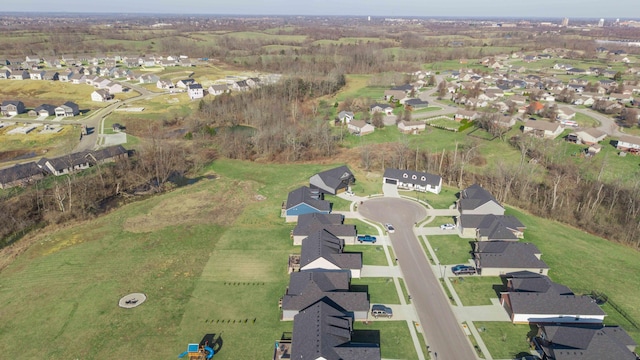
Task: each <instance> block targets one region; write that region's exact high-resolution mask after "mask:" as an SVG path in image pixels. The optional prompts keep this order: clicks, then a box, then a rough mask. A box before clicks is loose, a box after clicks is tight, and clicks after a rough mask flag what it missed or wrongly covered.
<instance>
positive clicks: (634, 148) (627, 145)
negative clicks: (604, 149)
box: [616, 135, 640, 153]
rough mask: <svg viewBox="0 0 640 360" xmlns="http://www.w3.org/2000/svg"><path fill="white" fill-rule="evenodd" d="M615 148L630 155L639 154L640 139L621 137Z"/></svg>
mask: <svg viewBox="0 0 640 360" xmlns="http://www.w3.org/2000/svg"><path fill="white" fill-rule="evenodd" d="M616 148H617V149H618V150H622V151H629V152H632V153H640V137H636V136H630V135H622V136H620V138H619V139H618V142H617V144H616Z"/></svg>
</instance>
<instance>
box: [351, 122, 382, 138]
mask: <svg viewBox="0 0 640 360" xmlns="http://www.w3.org/2000/svg"><path fill="white" fill-rule="evenodd" d="M347 128H348V129H349V131H350V132H351V133H352V134H356V135H360V136H362V135H367V134H371V133H372V132H374V131H375V130H376V128H375V127H374V126H373V125H371V124H369V123H367V122H366V121H364V120H351V121H350V122H349V123H348V124H347Z"/></svg>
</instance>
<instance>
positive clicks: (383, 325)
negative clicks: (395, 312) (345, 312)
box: [352, 321, 418, 359]
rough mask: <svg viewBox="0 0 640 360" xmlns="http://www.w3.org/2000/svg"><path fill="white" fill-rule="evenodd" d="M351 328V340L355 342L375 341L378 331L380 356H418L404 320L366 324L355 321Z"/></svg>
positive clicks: (387, 357) (414, 357)
mask: <svg viewBox="0 0 640 360" xmlns="http://www.w3.org/2000/svg"><path fill="white" fill-rule="evenodd" d="M353 328H354V330H355V333H354V337H353V338H352V341H356V342H376V341H377V337H376V336H375V335H378V334H377V333H375V331H376V330H377V331H379V336H380V338H379V340H380V352H381V353H382V358H385V359H417V358H418V355H417V354H416V350H415V347H414V346H413V341H411V333H410V332H409V328H408V327H407V322H406V321H372V322H369V323H367V324H365V323H363V322H355V323H354V326H353ZM362 330H369V331H368V332H367V331H362ZM361 331H362V332H361Z"/></svg>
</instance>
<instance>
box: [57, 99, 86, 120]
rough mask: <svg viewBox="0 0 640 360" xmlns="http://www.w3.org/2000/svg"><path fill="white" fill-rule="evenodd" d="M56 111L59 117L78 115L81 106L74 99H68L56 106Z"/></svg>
mask: <svg viewBox="0 0 640 360" xmlns="http://www.w3.org/2000/svg"><path fill="white" fill-rule="evenodd" d="M55 112H56V116H57V117H67V116H76V115H78V114H80V107H79V106H78V104H76V103H74V102H72V101H67V102H65V103H64V104H62V105H60V106H58V107H57V108H55Z"/></svg>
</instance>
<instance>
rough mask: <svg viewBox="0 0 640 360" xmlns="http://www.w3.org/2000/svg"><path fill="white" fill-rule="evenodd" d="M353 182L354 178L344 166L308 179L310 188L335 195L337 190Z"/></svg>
mask: <svg viewBox="0 0 640 360" xmlns="http://www.w3.org/2000/svg"><path fill="white" fill-rule="evenodd" d="M354 181H355V177H354V176H353V173H352V172H351V170H349V168H348V167H347V166H345V165H343V166H339V167H337V168H333V169H330V170H327V171H323V172H319V173H317V174H316V175H314V176H312V177H311V178H310V179H309V183H310V184H311V187H316V188H319V189H320V190H322V191H326V192H329V193H331V194H335V193H336V191H337V190H338V189H342V188H346V187H347V186H348V185H349V184H350V183H353V182H354Z"/></svg>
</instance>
